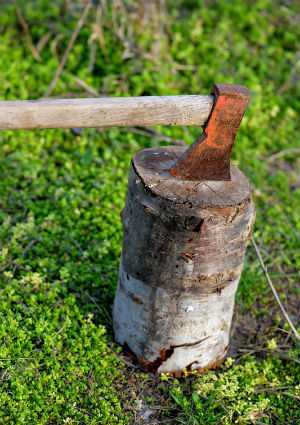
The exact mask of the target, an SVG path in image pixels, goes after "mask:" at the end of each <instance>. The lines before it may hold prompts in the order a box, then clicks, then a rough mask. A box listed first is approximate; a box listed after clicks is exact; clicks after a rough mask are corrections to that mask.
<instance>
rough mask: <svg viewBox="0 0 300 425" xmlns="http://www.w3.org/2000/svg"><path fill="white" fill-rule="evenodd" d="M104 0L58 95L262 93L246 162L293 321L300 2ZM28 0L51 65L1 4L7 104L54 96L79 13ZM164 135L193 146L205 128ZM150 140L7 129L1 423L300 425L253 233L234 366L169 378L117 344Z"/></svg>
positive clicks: (250, 114)
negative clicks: (134, 161)
mask: <svg viewBox="0 0 300 425" xmlns="http://www.w3.org/2000/svg"><path fill="white" fill-rule="evenodd" d="M96 3H97V2H95V6H93V9H92V10H91V12H90V14H89V16H88V20H87V24H86V25H85V26H84V28H83V29H82V30H81V32H80V34H79V37H78V39H77V41H76V43H75V45H74V47H73V49H72V51H71V53H70V55H69V57H68V61H67V64H66V66H65V68H64V70H63V73H62V76H61V78H60V79H59V80H58V82H57V85H56V87H55V90H54V92H53V95H61V96H62V97H70V96H73V97H74V96H78V97H86V96H90V95H91V90H94V91H95V90H96V91H97V92H99V93H100V94H104V95H107V96H140V95H171V94H196V93H201V94H204V93H208V92H209V91H210V88H211V86H212V83H213V82H214V81H218V82H229V83H239V84H245V85H247V86H248V88H249V90H250V92H251V93H252V101H251V104H250V106H249V108H248V111H247V113H246V116H245V118H244V120H243V123H242V126H241V129H240V131H239V133H238V136H237V139H236V142H235V147H234V152H233V162H234V163H235V164H236V165H238V166H239V167H240V168H241V169H242V170H243V171H244V173H245V174H246V175H247V177H248V178H249V179H250V181H251V184H252V185H253V188H254V200H255V204H256V210H257V220H256V224H255V231H254V237H255V238H256V240H257V241H259V239H260V237H261V235H262V233H264V244H263V248H262V253H263V256H264V260H265V262H266V264H267V266H268V268H269V272H270V275H271V277H272V278H273V280H274V283H275V286H276V288H277V290H278V292H279V294H280V298H281V300H282V302H283V303H284V305H285V306H286V308H287V309H288V310H289V313H290V316H291V318H292V319H293V321H294V322H295V323H297V316H299V311H298V310H299V307H298V305H299V301H298V300H299V295H300V285H299V280H300V276H299V270H300V237H299V234H300V159H299V158H300V157H299V129H300V128H299V127H300V122H299V118H298V116H299V111H300V96H299V94H300V78H299V76H298V71H299V51H300V47H299V39H300V27H299V24H298V22H299V19H300V6H299V3H298V2H297V1H294V2H293V1H271V0H256V1H251V2H250V1H232V2H227V1H225V0H221V1H219V2H215V1H200V0H193V1H192V0H190V1H183V0H182V1H178V0H177V1H172V2H169V4H167V10H165V11H164V10H162V9H163V8H162V5H163V2H159V1H158V2H153V6H152V7H153V9H151V11H150V12H149V15H146V14H145V16H144V19H142V18H143V16H142V17H141V16H140V15H139V13H142V12H141V11H143V10H144V11H145V10H146V3H145V2H143V1H139V2H131V1H127V2H125V1H123V2H117V1H112V2H109V4H108V5H107V8H106V9H105V7H104V8H103V9H102V17H101V13H100V7H98V10H97V7H96V6H97V5H96ZM103 4H104V3H103ZM137 4H138V5H139V6H140V8H137V9H136V5H137ZM159 5H160V6H161V7H159ZM19 6H20V10H21V11H22V14H23V16H24V18H25V19H26V22H27V23H28V25H29V29H30V34H31V37H32V41H33V44H34V45H35V46H37V47H39V48H40V55H41V61H40V62H38V61H36V59H34V57H33V56H32V54H31V51H30V49H29V47H28V42H27V41H26V36H25V34H24V31H23V28H22V27H21V26H20V23H19V21H18V19H17V17H16V14H15V10H14V5H13V4H10V2H3V3H2V4H1V10H0V57H1V61H0V98H1V100H12V99H27V98H30V99H37V98H39V97H41V96H42V95H43V94H44V92H45V91H46V90H47V89H48V87H49V84H50V81H51V79H52V76H53V75H54V73H55V70H56V68H57V66H58V63H59V60H60V58H61V56H62V54H63V52H64V50H65V48H66V45H67V43H68V40H69V38H70V36H71V34H72V31H73V30H74V28H75V26H76V22H77V20H78V17H79V16H80V13H81V11H82V6H80V4H77V3H76V2H74V3H72V2H64V1H58V0H57V1H50V0H37V1H31V0H30V1H23V2H22V1H20V2H19ZM112 6H113V7H112ZM147 16H148V18H147ZM146 18H147V19H148V20H147V19H146ZM42 41H43V42H44V46H43V47H42ZM94 53H95V56H94ZM76 78H77V79H76ZM78 79H79V80H78ZM83 83H85V86H84V84H83ZM86 86H88V87H86ZM133 130H134V131H135V129H133ZM143 131H145V130H143ZM156 131H157V132H159V133H160V134H163V135H165V136H167V137H170V138H174V139H182V140H184V141H185V142H186V143H191V142H192V141H193V139H194V138H195V137H196V136H197V135H198V134H199V132H200V131H201V129H198V128H176V127H170V128H156ZM148 136H149V135H141V134H136V133H134V132H132V131H130V130H128V131H127V130H126V131H124V130H120V129H110V130H106V131H101V130H95V129H84V130H82V131H81V132H80V134H77V135H75V134H74V132H72V131H71V130H40V131H1V132H0V143H1V151H0V226H1V227H0V271H1V283H0V294H1V296H0V338H1V345H0V377H1V380H0V388H1V389H0V423H1V424H14V425H21V424H49V425H50V424H63V423H66V424H72V423H74V424H106V423H107V424H112V423H116V424H127V423H149V424H150V423H153V424H154V423H177V422H180V423H184V424H219V423H220V424H224V425H226V424H233V423H241V424H250V423H268V424H300V413H299V412H300V409H299V400H300V399H299V396H300V386H299V384H300V383H299V375H300V371H299V360H298V358H299V344H297V343H296V341H295V340H294V339H293V338H292V336H291V335H290V333H289V328H288V327H287V326H286V325H284V322H283V320H282V319H281V316H280V312H279V309H278V307H277V304H276V303H275V301H274V300H273V297H272V295H271V292H270V290H269V288H268V285H267V283H266V281H265V278H264V276H263V272H262V271H261V269H260V268H259V264H258V261H257V259H256V257H255V254H254V251H253V250H252V248H251V247H249V250H248V253H247V258H246V264H245V269H244V272H243V276H242V279H241V283H240V286H239V290H238V294H237V308H236V313H235V324H236V325H235V328H236V329H235V331H234V334H233V346H234V348H233V349H232V353H231V355H232V357H234V359H235V362H234V363H233V362H232V361H231V360H228V361H227V363H226V365H224V366H223V367H222V368H221V369H219V370H218V371H214V372H207V373H205V374H203V375H201V376H198V375H194V376H192V377H188V378H186V379H181V380H173V379H171V378H170V377H168V376H163V377H162V379H161V380H158V379H157V378H154V377H152V376H147V375H144V374H141V373H140V372H139V371H138V370H135V369H132V368H130V367H126V366H125V365H124V362H123V360H124V359H125V361H127V360H128V358H127V357H126V356H125V354H124V353H122V352H121V350H120V348H119V347H116V346H113V345H112V341H113V335H112V327H111V304H112V301H113V296H114V291H115V287H116V283H117V276H118V261H119V256H120V253H121V243H122V225H121V220H120V215H119V213H120V211H121V209H122V208H123V206H124V201H125V197H126V186H127V177H128V171H129V164H130V158H131V155H132V154H133V153H134V152H136V151H137V150H138V149H141V148H144V147H152V146H157V145H158V144H162V143H167V142H161V141H160V139H161V137H160V136H157V135H152V136H151V137H148ZM297 150H298V151H297ZM278 152H281V155H280V156H279V157H278V158H276V157H274V156H272V155H274V154H276V153H278ZM297 152H298V153H297ZM298 320H299V317H298ZM298 325H299V322H298ZM239 350H243V351H239ZM126 359H127V360H126ZM274 387H275V388H278V387H279V389H277V390H267V391H262V390H263V389H266V388H274ZM281 387H284V388H283V389H282V388H281ZM141 406H144V407H141ZM145 406H146V407H145ZM153 406H154V407H159V408H157V409H154V410H153V409H152V408H153ZM143 409H144V410H143ZM151 409H152V411H154V412H155V413H152V414H151V415H150V413H149V411H150V410H151ZM147 412H148V413H147ZM147 414H148V416H149V417H148V416H147ZM143 415H144V416H143ZM134 421H135V422H134Z"/></svg>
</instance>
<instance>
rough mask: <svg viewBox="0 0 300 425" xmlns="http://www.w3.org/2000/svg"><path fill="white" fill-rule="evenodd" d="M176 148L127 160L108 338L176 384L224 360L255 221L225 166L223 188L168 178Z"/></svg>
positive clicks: (237, 179) (246, 190) (238, 179)
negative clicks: (184, 374)
mask: <svg viewBox="0 0 300 425" xmlns="http://www.w3.org/2000/svg"><path fill="white" fill-rule="evenodd" d="M184 150H185V149H184V148H182V147H170V146H169V147H160V148H155V149H145V150H143V151H141V152H139V153H137V154H135V155H134V156H133V158H132V164H131V171H130V176H129V185H128V193H127V200H126V205H125V208H124V210H123V211H122V221H123V227H124V240H123V252H122V257H121V263H120V271H119V281H118V287H117V292H116V297H115V302H114V309H113V318H114V331H115V337H116V340H117V341H118V342H119V343H120V344H122V345H124V344H126V345H127V346H128V347H129V348H130V350H131V351H132V352H133V353H134V354H135V355H136V356H137V358H138V360H139V364H140V367H141V368H142V369H143V370H145V371H152V372H158V373H162V372H170V373H172V374H174V375H175V376H179V375H180V374H181V371H182V369H186V370H191V371H192V370H196V369H199V370H203V369H206V368H212V367H216V366H218V365H219V364H220V363H221V362H222V361H223V360H224V357H225V354H226V351H227V348H228V343H229V332H230V325H231V320H232V314H233V308H234V296H235V292H236V289H237V286H238V282H239V279H240V275H241V271H242V268H243V263H244V256H245V251H246V247H247V242H248V238H249V236H250V234H251V231H252V226H253V222H254V218H255V211H254V206H253V202H252V200H251V193H250V186H249V182H248V180H247V179H246V178H245V176H244V175H243V173H242V172H241V171H240V170H239V169H238V168H237V167H235V166H233V165H231V166H230V173H231V180H228V181H189V180H180V179H178V178H175V177H172V175H171V174H170V172H169V170H170V168H171V167H172V165H173V164H174V163H175V162H176V160H178V158H180V157H182V155H183V153H184Z"/></svg>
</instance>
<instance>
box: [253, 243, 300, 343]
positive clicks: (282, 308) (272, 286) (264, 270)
mask: <svg viewBox="0 0 300 425" xmlns="http://www.w3.org/2000/svg"><path fill="white" fill-rule="evenodd" d="M250 239H251V242H252V245H253V247H254V249H255V252H256V255H257V258H258V260H259V262H260V265H261V268H262V270H263V272H264V274H265V276H266V278H267V281H268V283H269V285H270V287H271V289H272V292H273V295H274V297H275V299H276V301H277V304H278V305H279V307H280V310H281V311H282V314H283V315H284V317H285V320H286V321H287V322H288V324H289V325H290V327H291V329H292V331H293V333H294V335H295V337H296V338H297V340H298V341H300V335H299V334H298V331H297V329H296V328H295V326H294V325H293V322H292V321H291V319H290V317H289V315H288V313H287V312H286V311H285V308H284V307H283V305H282V303H281V301H280V299H279V296H278V294H277V292H276V289H275V287H274V285H273V283H272V280H271V278H270V276H269V273H268V270H267V267H266V266H265V264H264V262H263V259H262V256H261V254H260V251H259V249H258V246H257V245H256V242H255V240H254V238H253V236H251V237H250Z"/></svg>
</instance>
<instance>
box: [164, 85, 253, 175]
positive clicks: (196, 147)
mask: <svg viewBox="0 0 300 425" xmlns="http://www.w3.org/2000/svg"><path fill="white" fill-rule="evenodd" d="M211 94H212V95H213V96H214V104H213V107H212V110H211V113H210V115H209V117H208V120H207V121H206V123H205V124H204V126H203V133H202V134H201V135H200V136H199V137H198V139H197V140H196V141H195V142H194V143H193V144H192V145H191V146H190V147H189V148H188V149H187V150H186V151H185V152H184V154H183V156H182V157H180V158H179V159H178V160H177V161H176V163H175V164H174V165H173V166H172V168H171V169H170V174H171V175H172V176H173V177H176V178H178V179H181V180H192V181H193V180H195V181H198V180H231V178H230V154H231V149H232V146H233V142H234V139H235V136H236V133H237V131H238V128H239V125H240V123H241V121H242V118H243V116H244V113H245V111H246V108H247V105H248V103H249V101H250V93H249V91H248V89H247V87H245V86H241V85H236V84H223V83H215V84H214V85H213V88H212V91H211Z"/></svg>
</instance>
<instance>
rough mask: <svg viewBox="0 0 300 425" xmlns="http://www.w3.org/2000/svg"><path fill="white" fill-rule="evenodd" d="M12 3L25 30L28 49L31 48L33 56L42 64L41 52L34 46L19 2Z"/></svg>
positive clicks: (14, 0) (13, 0)
mask: <svg viewBox="0 0 300 425" xmlns="http://www.w3.org/2000/svg"><path fill="white" fill-rule="evenodd" d="M12 2H13V4H14V6H15V10H16V14H17V17H18V20H19V22H20V25H21V27H22V28H23V30H24V33H25V37H26V41H27V45H28V47H29V49H30V51H31V53H32V56H33V57H34V59H36V60H37V61H38V62H41V60H42V58H41V56H40V54H39V52H38V51H37V49H36V48H35V46H34V44H33V42H32V38H31V35H30V31H29V27H28V24H27V22H26V21H25V19H24V18H23V16H22V13H21V11H20V9H19V6H18V3H17V0H12Z"/></svg>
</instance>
